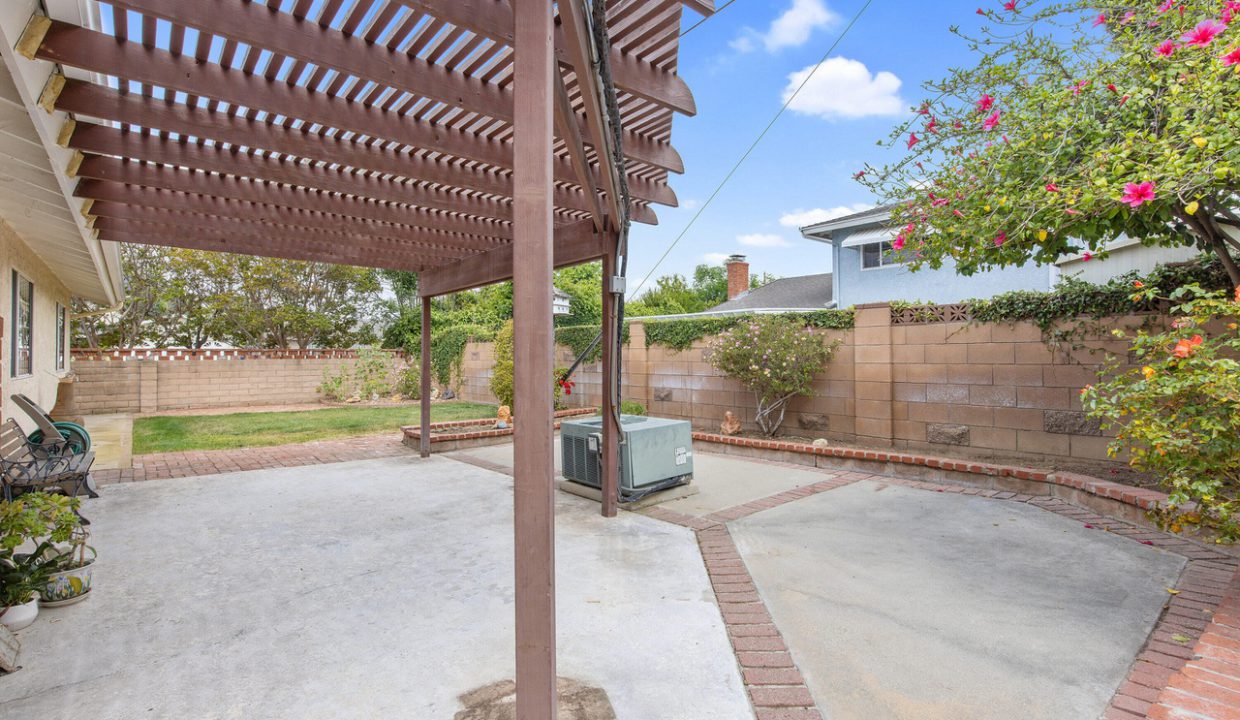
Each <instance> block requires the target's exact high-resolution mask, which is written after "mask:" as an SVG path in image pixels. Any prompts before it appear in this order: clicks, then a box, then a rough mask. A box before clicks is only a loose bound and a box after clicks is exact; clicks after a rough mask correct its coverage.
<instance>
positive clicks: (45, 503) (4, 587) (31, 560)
mask: <svg viewBox="0 0 1240 720" xmlns="http://www.w3.org/2000/svg"><path fill="white" fill-rule="evenodd" d="M79 502H80V501H79V500H78V499H77V498H69V497H64V496H61V495H48V494H47V493H41V492H32V493H27V494H25V495H21V496H19V497H17V498H15V499H13V500H6V501H0V623H3V624H4V625H5V626H6V627H8V628H9V629H10V630H20V629H22V628H24V627H26V626H27V625H29V624H30V623H32V622H34V619H35V617H36V616H38V614H39V605H38V597H39V592H40V591H41V590H42V589H43V587H44V586H45V585H46V584H47V580H48V575H49V570H48V564H47V562H46V561H45V559H44V558H45V556H46V553H47V552H48V551H49V550H53V549H54V548H55V547H56V544H57V543H66V542H68V541H69V540H70V539H71V538H72V536H73V531H74V529H76V528H78V527H81V518H80V517H78V515H77V513H76V512H75V510H76V509H77V507H78V504H79ZM25 548H30V549H31V551H30V552H18V550H22V549H25Z"/></svg>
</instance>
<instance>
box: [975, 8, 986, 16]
mask: <svg viewBox="0 0 1240 720" xmlns="http://www.w3.org/2000/svg"><path fill="white" fill-rule="evenodd" d="M977 14H978V15H985V14H986V11H985V10H983V9H981V8H978V9H977Z"/></svg>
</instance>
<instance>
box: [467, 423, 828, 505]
mask: <svg viewBox="0 0 1240 720" xmlns="http://www.w3.org/2000/svg"><path fill="white" fill-rule="evenodd" d="M458 453H459V454H458ZM461 455H464V456H467V457H469V458H475V459H478V460H482V461H484V462H488V463H492V464H495V465H498V466H500V467H505V468H512V443H505V444H503V445H491V446H487V447H478V448H470V449H469V450H460V451H457V453H447V455H446V456H447V457H459V456H461ZM560 467H561V466H560V440H559V438H556V441H555V468H556V472H559V471H560ZM825 477H827V476H826V474H825V473H824V472H823V471H821V470H812V469H808V468H807V469H800V468H797V467H795V466H792V465H775V464H772V463H767V462H761V461H755V460H745V459H743V458H738V457H736V456H732V455H720V454H716V453H709V452H701V451H700V449H699V448H698V446H694V453H693V487H694V488H696V492H694V493H693V494H692V495H690V496H689V497H683V498H679V499H673V500H670V501H668V502H662V503H659V507H662V508H666V509H668V510H675V511H676V512H680V513H684V514H685V515H692V516H694V517H702V516H705V515H709V514H711V513H713V512H718V511H720V510H725V509H727V508H731V507H736V506H737V505H744V504H745V503H747V502H751V501H753V500H759V499H761V498H765V497H769V496H771V495H774V494H776V493H781V492H783V491H785V490H792V489H794V488H798V487H801V486H803V485H812V484H814V483H816V482H821V481H822V480H823V479H824V478H825ZM626 507H627V506H626Z"/></svg>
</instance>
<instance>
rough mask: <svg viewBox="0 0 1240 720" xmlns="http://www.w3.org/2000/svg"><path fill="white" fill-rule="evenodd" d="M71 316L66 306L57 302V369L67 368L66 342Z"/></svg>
mask: <svg viewBox="0 0 1240 720" xmlns="http://www.w3.org/2000/svg"><path fill="white" fill-rule="evenodd" d="M68 321H69V317H68V314H67V313H66V312H65V306H64V305H61V304H60V303H56V369H57V370H64V369H65V343H66V342H67V340H68V337H67V336H68V330H69V322H68Z"/></svg>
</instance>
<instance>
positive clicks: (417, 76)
mask: <svg viewBox="0 0 1240 720" xmlns="http://www.w3.org/2000/svg"><path fill="white" fill-rule="evenodd" d="M125 5H126V6H127V7H129V8H130V9H132V10H136V11H139V12H141V13H144V14H146V15H150V16H153V17H159V18H163V19H165V20H169V21H172V22H176V23H180V24H184V25H188V26H190V27H194V28H198V29H199V30H203V31H207V32H210V33H212V34H214V35H220V36H223V37H226V38H229V39H231V40H235V41H238V42H243V43H246V44H248V45H253V46H255V47H259V48H264V49H266V50H270V51H271V52H273V53H275V54H276V55H285V56H288V57H291V58H295V59H297V60H301V61H303V62H306V63H312V64H314V65H318V66H322V67H330V68H334V69H336V70H338V71H340V72H342V73H344V74H346V75H356V76H357V77H359V78H363V79H366V80H373V81H374V82H377V83H379V84H381V85H386V86H388V87H392V88H395V89H396V90H398V91H401V92H407V93H410V94H412V95H416V96H421V97H427V98H431V99H432V100H437V101H439V102H442V103H446V104H448V105H452V106H455V107H459V108H461V109H463V110H466V111H468V112H476V113H479V114H481V115H485V116H487V117H491V118H495V119H496V120H503V121H504V122H512V117H513V97H512V91H511V90H510V89H509V88H506V87H503V86H500V85H497V84H495V83H487V82H483V81H481V80H479V79H477V78H473V77H470V76H468V75H465V74H463V73H460V72H457V71H455V70H451V69H449V68H447V67H444V66H443V65H438V64H435V63H433V62H428V61H427V60H425V59H423V58H420V57H418V56H416V55H411V54H409V53H400V52H394V51H392V50H391V49H389V48H387V47H384V46H382V45H377V44H374V43H368V42H366V41H365V39H364V38H361V37H354V36H350V35H348V34H346V33H344V32H341V31H340V30H337V29H335V28H332V27H331V26H324V25H320V24H319V23H317V22H311V21H308V20H301V19H298V18H297V17H295V16H294V15H292V14H291V13H283V12H279V11H278V10H277V9H274V8H272V7H270V6H266V5H261V4H258V3H248V2H247V3H240V4H238V3H237V2H236V1H235V0H198V1H197V2H192V3H187V2H185V0H126V2H125ZM123 77H125V76H123ZM573 121H574V122H577V121H578V119H577V117H576V115H574V116H573ZM580 132H581V131H580V129H579V130H578V133H579V134H580ZM560 137H565V136H564V135H563V134H561V136H560ZM664 146H666V147H670V146H669V145H668V144H667V143H663V142H658V141H655V140H651V139H650V138H646V137H643V136H641V135H637V134H635V133H625V137H624V147H625V148H626V150H629V151H632V152H633V153H634V159H641V160H643V161H645V162H651V163H652V164H659V162H665V160H662V161H658V160H654V158H658V157H662V156H663V155H665V147H664ZM660 167H662V165H660ZM682 171H683V168H682Z"/></svg>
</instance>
